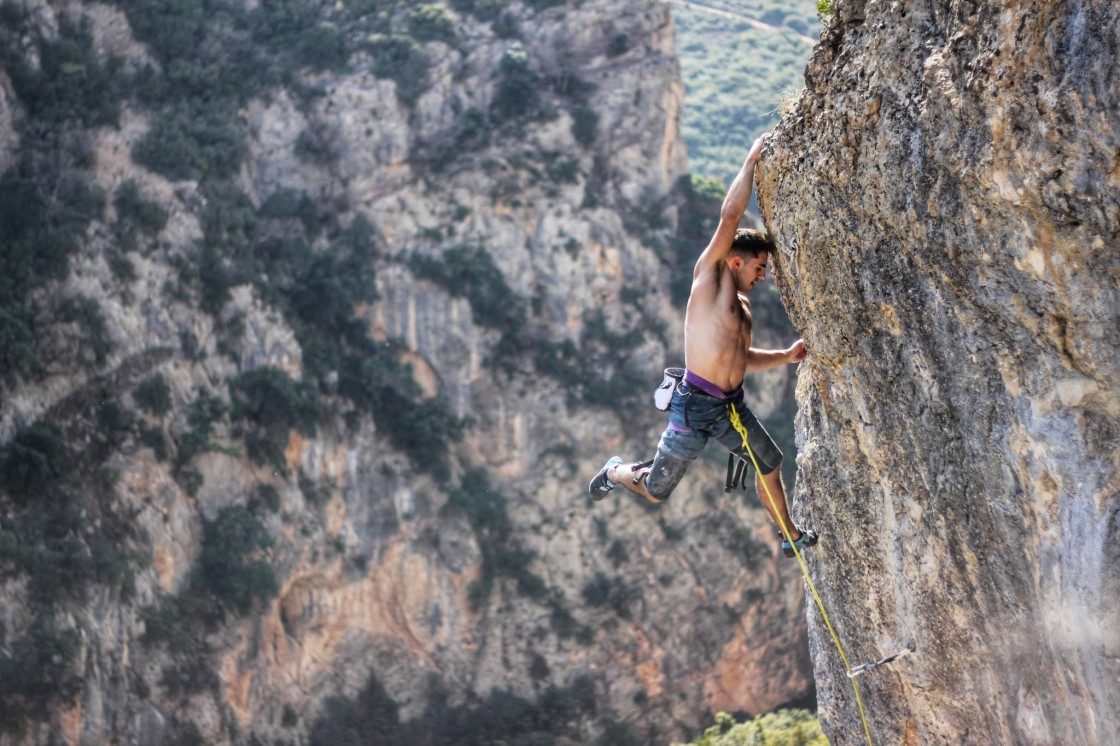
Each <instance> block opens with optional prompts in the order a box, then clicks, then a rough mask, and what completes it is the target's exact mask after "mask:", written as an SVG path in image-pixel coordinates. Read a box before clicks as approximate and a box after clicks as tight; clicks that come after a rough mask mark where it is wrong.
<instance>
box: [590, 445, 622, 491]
mask: <svg viewBox="0 0 1120 746" xmlns="http://www.w3.org/2000/svg"><path fill="white" fill-rule="evenodd" d="M621 463H622V459H620V458H619V457H618V456H611V457H610V458H609V459H607V463H605V464H603V468H602V469H600V470H599V473H598V474H596V475H595V476H594V478H592V480H591V484H589V485H587V494H589V495H591V499H592V500H595V501H599V500H602V499H603V498H604V497H606V496H607V495H608V494H610V491H611V490H613V489H614V488H615V487H617V486H618V485H616V484H615V483H614V482H612V481H611V480H609V479H607V472H608V471H610V469H611V467H613V466H618V465H619V464H621Z"/></svg>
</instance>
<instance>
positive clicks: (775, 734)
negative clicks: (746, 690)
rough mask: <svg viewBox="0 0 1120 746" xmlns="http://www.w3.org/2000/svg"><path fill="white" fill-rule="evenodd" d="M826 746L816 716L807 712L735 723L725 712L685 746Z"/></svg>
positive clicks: (772, 714) (826, 741)
mask: <svg viewBox="0 0 1120 746" xmlns="http://www.w3.org/2000/svg"><path fill="white" fill-rule="evenodd" d="M771 744H793V745H795V746H828V739H827V738H826V737H825V735H824V733H823V732H822V731H821V724H820V721H819V720H818V719H817V716H816V715H814V714H813V713H811V712H808V711H807V710H779V711H777V712H772V713H767V714H764V715H759V716H758V717H756V718H754V719H753V720H747V721H745V722H742V723H736V722H735V718H733V717H732V716H731V715H729V714H727V713H726V712H721V713H718V714H717V715H716V722H715V725H713V726H711V727H710V728H708V729H706V730H705V731H704V733H703V734H702V735H701V736H700V737H699V738H697V739H696V740H695V741H692V742H691V743H690V744H688V746H770V745H771Z"/></svg>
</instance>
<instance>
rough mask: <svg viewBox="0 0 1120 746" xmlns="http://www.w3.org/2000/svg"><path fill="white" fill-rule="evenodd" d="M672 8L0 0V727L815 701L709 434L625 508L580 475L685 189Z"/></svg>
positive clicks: (348, 726) (676, 312)
mask: <svg viewBox="0 0 1120 746" xmlns="http://www.w3.org/2000/svg"><path fill="white" fill-rule="evenodd" d="M673 41H674V27H673V23H672V17H671V14H670V8H669V6H668V4H667V3H664V2H658V1H655V0H583V1H581V2H558V1H557V0H513V1H511V2H506V1H505V0H450V2H444V3H414V2H405V1H404V0H399V1H395V0H360V1H358V2H345V3H336V2H328V1H322V2H319V1H318V0H260V1H259V2H257V1H254V2H242V1H241V0H112V1H110V2H79V1H77V0H20V1H14V0H6V1H4V2H0V67H2V69H0V597H3V599H4V603H3V604H0V743H2V744H3V745H4V746H31V745H33V744H34V745H36V746H38V745H40V744H48V743H49V744H56V743H61V744H68V745H71V744H72V745H74V746H77V745H78V744H82V745H83V746H84V745H91V746H100V745H101V744H114V743H129V744H144V745H145V746H146V745H148V744H152V745H155V744H158V745H159V746H163V745H165V744H171V745H173V746H188V745H192V746H193V745H197V744H203V743H205V744H222V745H224V744H237V745H238V746H249V745H250V744H252V745H253V746H256V745H257V744H269V745H270V746H295V744H300V745H301V746H328V745H329V746H335V745H336V744H340V743H377V744H380V745H382V746H385V745H393V744H402V745H403V744H416V743H426V744H431V745H433V746H450V745H451V744H459V743H463V734H464V733H467V734H470V736H471V738H472V742H473V743H476V744H498V743H534V744H541V746H548V745H549V744H554V745H555V746H565V745H567V746H571V745H572V744H581V745H582V744H592V743H601V744H604V745H607V744H609V745H610V746H617V745H619V744H636V743H637V744H641V743H658V744H661V743H665V742H667V741H669V740H670V739H672V738H679V737H682V736H688V735H691V734H693V733H695V731H696V729H697V728H699V727H700V726H702V725H706V724H707V723H708V721H709V711H711V712H714V711H717V710H740V711H746V712H749V713H752V714H755V713H761V712H767V711H769V710H772V709H773V708H775V707H778V706H781V705H783V704H786V703H790V702H805V701H807V700H811V698H812V696H813V684H812V681H811V678H810V676H809V673H810V662H809V658H808V643H807V635H806V627H805V621H804V595H803V591H802V588H801V584H800V580H799V576H798V574H797V570H796V567H795V566H793V565H792V564H791V563H789V562H788V561H787V560H785V559H783V558H782V557H781V556H780V553H779V552H778V549H777V541H776V537H775V534H774V529H773V527H772V526H771V525H770V523H769V521H768V519H767V518H766V515H765V512H764V511H763V510H762V509H761V507H760V506H759V504H758V502H757V500H756V499H755V497H754V496H753V494H749V493H736V494H731V495H728V494H725V493H724V492H723V473H724V467H725V463H726V461H725V460H724V459H723V458H722V457H721V456H720V455H719V454H717V453H716V452H715V450H712V451H711V453H710V454H708V455H706V457H705V458H704V459H701V461H700V462H699V463H697V465H696V466H695V468H694V469H693V470H692V471H691V472H690V473H689V475H688V476H687V478H686V480H685V481H684V482H683V483H682V485H681V488H680V489H679V491H678V493H677V494H676V495H674V498H673V500H672V501H670V503H669V504H667V505H665V506H663V507H661V508H660V509H657V510H654V509H651V508H649V507H647V506H645V505H643V504H640V503H639V502H636V501H634V500H631V499H629V498H628V497H626V496H621V495H620V496H618V497H617V499H611V500H606V501H604V502H601V503H592V502H591V500H590V499H589V498H588V496H587V494H586V485H587V482H588V480H589V479H590V477H591V476H592V475H593V474H594V473H595V470H596V469H598V467H599V466H600V465H601V464H602V463H603V461H604V460H605V459H606V458H607V457H608V456H610V455H612V454H614V453H620V454H624V455H627V456H635V457H636V456H642V457H648V456H649V455H650V454H651V453H652V450H653V448H654V446H655V444H656V440H657V435H658V433H659V432H660V430H661V428H662V427H663V426H664V418H663V416H662V415H661V413H658V412H656V411H655V410H654V409H653V407H652V404H651V402H650V399H651V396H650V395H651V392H652V388H653V387H654V386H656V384H657V383H658V381H659V380H660V371H661V369H662V368H663V367H664V366H666V365H670V364H676V363H679V362H680V361H681V359H682V352H681V342H682V334H681V326H682V314H681V305H680V304H681V301H682V299H683V297H684V296H686V295H687V289H688V282H689V278H690V267H691V265H692V262H694V260H695V256H696V254H697V253H698V251H699V247H702V246H703V244H704V242H705V241H706V240H707V238H708V236H710V232H707V233H705V230H704V227H705V226H704V220H705V218H706V216H714V215H718V209H719V207H718V206H719V199H720V197H721V196H722V195H716V196H712V195H711V194H709V193H708V192H706V191H705V190H704V189H698V188H696V187H697V185H696V184H695V183H694V181H693V180H692V179H690V178H688V177H687V173H686V171H687V168H686V156H685V148H684V142H683V141H682V139H681V137H680V130H679V127H678V124H679V114H680V110H681V109H680V107H681V103H682V98H683V88H682V84H681V80H680V74H679V72H680V71H679V66H678V61H677V58H676V56H675V49H674V44H673ZM744 137H745V136H744ZM744 142H747V141H746V140H744ZM736 158H738V159H741V158H742V154H741V153H740V154H737V155H736ZM761 315H762V314H761V310H760V318H761ZM760 325H761V324H760ZM765 326H766V327H767V331H768V332H770V333H771V334H772V335H773V331H772V329H773V327H772V325H770V324H766V325H765ZM759 341H760V342H761V343H763V344H778V343H788V341H789V340H788V339H782V338H781V337H780V336H778V335H774V336H765V335H763V334H762V332H761V331H760V334H759ZM758 378H759V379H760V380H761V381H762V382H763V383H762V384H761V385H760V384H754V385H755V387H756V389H757V391H756V393H754V394H753V399H752V404H757V407H758V411H759V414H760V416H761V417H763V419H766V418H768V417H769V416H771V415H773V414H774V410H775V409H776V408H778V407H779V406H781V405H780V401H781V396H780V394H782V393H784V392H787V391H788V389H789V387H790V386H791V381H790V380H789V378H788V377H781V376H779V377H777V378H767V377H762V376H760V377H758ZM781 419H783V420H785V421H787V422H788V421H789V420H790V419H791V417H790V416H789V413H785V416H784V417H782V418H781ZM794 514H795V515H798V511H797V509H796V506H794Z"/></svg>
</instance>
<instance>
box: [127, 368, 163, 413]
mask: <svg viewBox="0 0 1120 746" xmlns="http://www.w3.org/2000/svg"><path fill="white" fill-rule="evenodd" d="M132 398H133V399H134V400H135V401H136V403H137V404H138V405H139V406H140V407H141V408H142V409H144V410H146V411H148V412H149V413H150V414H153V415H155V416H156V417H163V416H164V415H166V414H167V413H168V412H170V411H171V387H170V386H168V385H167V381H165V380H164V378H163V376H162V375H161V374H158V373H157V374H156V375H154V376H152V377H151V378H149V379H148V380H147V381H144V382H143V383H141V384H140V385H139V386H137V387H136V388H135V389H133V390H132Z"/></svg>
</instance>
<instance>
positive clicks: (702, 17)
mask: <svg viewBox="0 0 1120 746" xmlns="http://www.w3.org/2000/svg"><path fill="white" fill-rule="evenodd" d="M705 5H711V6H713V8H714V9H715V10H722V11H724V13H717V12H713V10H711V9H705V8H702V7H699V6H697V5H691V4H684V3H674V4H673V17H674V20H675V21H676V24H677V50H678V54H679V55H680V59H681V73H682V76H683V77H684V84H685V109H684V115H683V117H682V120H681V130H682V133H683V135H684V139H685V143H686V145H687V146H688V156H689V162H690V165H691V169H692V171H693V173H696V174H702V175H704V176H712V177H715V178H717V179H719V180H721V181H723V182H724V183H727V184H729V183H731V179H732V178H734V176H735V174H736V172H738V170H739V166H741V165H742V163H743V159H744V158H745V157H746V155H747V150H748V149H750V145H751V143H752V142H753V141H754V138H756V137H757V136H758V135H760V134H762V133H763V132H766V131H767V130H770V129H772V128H773V127H774V125H775V123H776V122H777V120H778V111H777V106H778V99H779V97H780V96H781V95H782V93H783V92H784V91H788V90H791V89H792V90H795V91H796V90H800V89H801V88H802V87H803V86H804V71H805V63H806V62H807V61H808V59H809V52H810V51H811V49H812V44H813V42H814V41H815V35H816V29H818V28H819V25H820V24H819V23H818V22H817V20H816V12H817V8H816V5H815V3H814V2H813V1H812V0H797V2H793V3H786V2H781V0H762V2H754V1H751V2H748V0H712V1H711V2H706V3H705ZM727 13H729V14H731V17H732V18H731V19H729V17H728V15H726V14H727ZM760 24H761V25H760ZM767 26H769V28H768V27H767Z"/></svg>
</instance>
